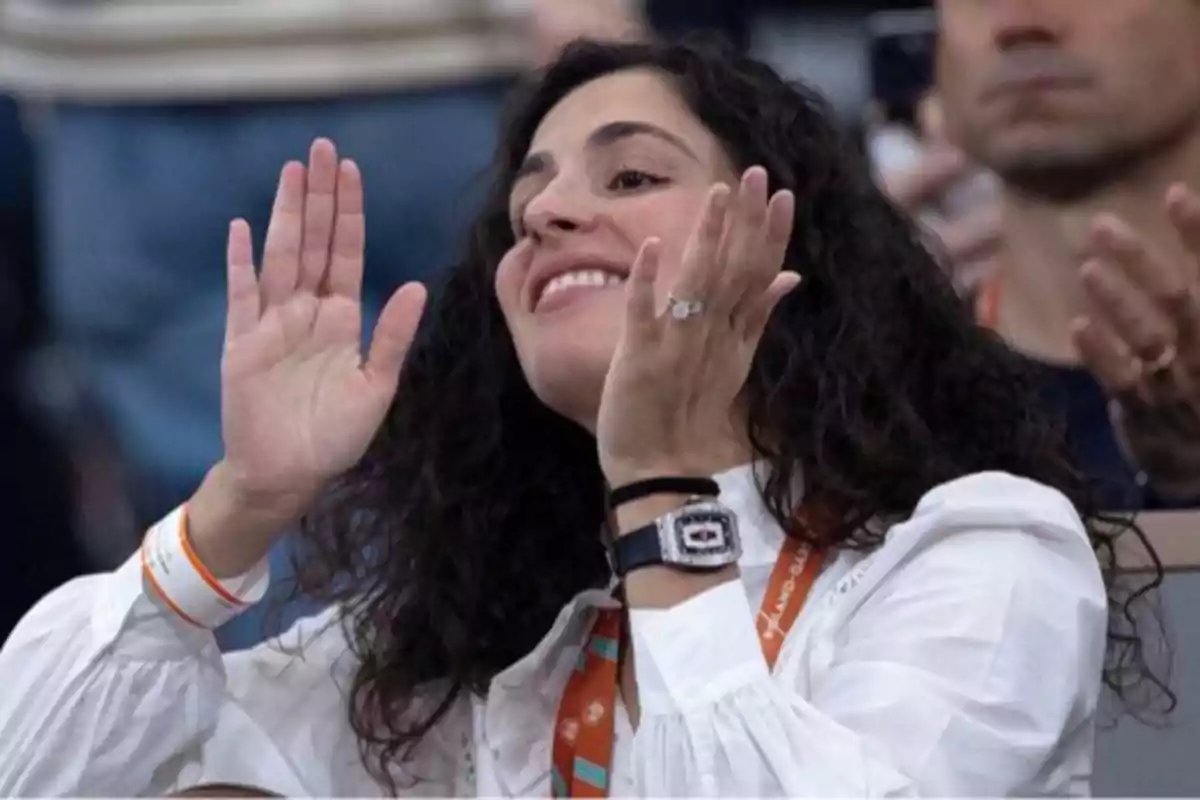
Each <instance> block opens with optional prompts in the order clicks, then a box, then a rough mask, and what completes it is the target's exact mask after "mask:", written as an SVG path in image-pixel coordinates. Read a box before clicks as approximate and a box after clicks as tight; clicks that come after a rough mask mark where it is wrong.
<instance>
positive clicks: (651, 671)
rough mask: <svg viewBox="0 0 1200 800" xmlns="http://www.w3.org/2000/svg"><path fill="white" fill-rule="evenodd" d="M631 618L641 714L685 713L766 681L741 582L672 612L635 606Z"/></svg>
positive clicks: (717, 588) (705, 594)
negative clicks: (747, 686) (757, 682)
mask: <svg viewBox="0 0 1200 800" xmlns="http://www.w3.org/2000/svg"><path fill="white" fill-rule="evenodd" d="M629 618H630V631H631V634H632V640H633V663H634V672H635V675H636V678H637V687H638V701H639V704H640V705H641V708H642V711H643V712H644V713H645V714H650V715H654V714H657V715H668V714H684V713H687V712H689V711H692V710H695V709H697V708H700V707H704V706H709V705H712V704H714V703H716V702H718V701H719V700H721V699H722V698H724V697H726V696H727V695H729V694H731V693H732V692H735V691H737V690H738V689H741V688H742V687H744V686H746V685H748V684H751V683H753V682H755V681H759V680H767V679H768V678H769V677H770V675H769V671H768V670H767V663H766V660H765V659H764V658H763V654H762V647H761V646H760V645H759V642H758V632H757V629H756V628H755V625H754V612H753V611H752V609H751V608H750V601H749V599H748V598H747V597H746V590H745V587H743V586H742V583H741V581H727V582H725V583H722V584H720V585H719V586H715V587H713V588H712V589H709V590H707V591H705V592H703V593H702V594H699V595H696V596H695V597H693V598H691V599H690V600H687V601H685V602H683V603H680V604H679V605H677V606H674V607H672V608H668V609H647V608H634V609H631V610H630V612H629Z"/></svg>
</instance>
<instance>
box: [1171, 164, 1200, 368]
mask: <svg viewBox="0 0 1200 800" xmlns="http://www.w3.org/2000/svg"><path fill="white" fill-rule="evenodd" d="M1166 205H1167V216H1168V217H1169V218H1170V220H1171V223H1172V224H1173V225H1174V226H1175V230H1176V231H1178V232H1179V238H1180V239H1181V240H1182V241H1183V245H1184V247H1185V248H1186V249H1187V251H1188V253H1189V255H1190V256H1191V258H1190V260H1189V263H1188V264H1186V265H1185V275H1184V281H1185V283H1187V285H1188V286H1189V287H1192V289H1191V291H1189V292H1188V298H1187V300H1186V301H1185V302H1184V303H1182V304H1181V305H1182V306H1183V308H1182V309H1181V310H1180V313H1179V315H1178V316H1177V317H1176V319H1175V324H1176V325H1177V326H1178V327H1179V337H1180V339H1181V340H1183V341H1184V342H1187V343H1188V344H1189V347H1187V348H1185V349H1186V350H1188V351H1194V352H1195V353H1196V354H1197V356H1198V360H1200V302H1197V299H1196V294H1195V286H1196V284H1197V281H1198V280H1200V194H1197V193H1196V192H1194V191H1192V190H1191V189H1190V188H1189V187H1188V186H1186V185H1185V184H1182V183H1177V184H1175V185H1173V186H1172V187H1171V188H1170V189H1168V190H1167V198H1166ZM1197 366H1198V367H1200V364H1197Z"/></svg>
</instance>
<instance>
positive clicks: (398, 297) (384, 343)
mask: <svg viewBox="0 0 1200 800" xmlns="http://www.w3.org/2000/svg"><path fill="white" fill-rule="evenodd" d="M426 296H427V293H426V291H425V287H424V286H422V285H421V284H419V283H406V284H405V285H404V286H401V287H400V289H399V290H397V291H396V293H395V294H394V295H392V297H391V299H390V300H388V302H387V305H385V306H384V307H383V313H382V314H380V315H379V322H378V323H376V325H375V333H374V335H373V336H372V337H371V350H370V355H369V356H368V357H367V363H366V364H364V365H363V371H364V372H366V373H367V377H368V379H370V380H371V381H380V382H383V383H385V384H387V385H394V384H395V382H396V380H397V379H398V378H399V377H400V368H401V367H402V366H404V357H405V356H406V355H408V348H409V346H410V345H412V340H413V337H414V336H415V335H416V333H417V324H418V323H419V322H420V321H421V314H422V312H423V311H424V310H425V300H426Z"/></svg>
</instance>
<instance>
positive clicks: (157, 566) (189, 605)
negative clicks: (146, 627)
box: [142, 506, 270, 630]
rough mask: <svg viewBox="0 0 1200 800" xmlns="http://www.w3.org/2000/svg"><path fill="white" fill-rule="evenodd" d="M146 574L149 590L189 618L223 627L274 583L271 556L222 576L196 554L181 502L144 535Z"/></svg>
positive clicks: (206, 625)
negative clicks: (232, 575) (240, 572)
mask: <svg viewBox="0 0 1200 800" xmlns="http://www.w3.org/2000/svg"><path fill="white" fill-rule="evenodd" d="M142 577H143V580H144V582H145V584H146V590H147V593H148V594H151V595H153V596H155V597H157V598H158V600H160V601H161V602H162V604H163V605H165V606H166V607H167V608H169V609H170V610H171V611H173V612H174V613H175V614H177V615H178V616H179V617H180V618H181V619H183V620H184V621H185V622H188V623H190V624H192V625H195V626H196V627H199V628H208V629H210V630H211V629H213V628H219V627H220V626H221V625H223V624H224V623H226V622H228V621H229V620H231V619H233V618H234V617H236V616H237V615H238V614H240V613H241V612H243V611H245V610H246V609H247V608H249V607H250V606H251V605H253V604H254V603H257V602H258V601H259V600H261V599H262V598H263V595H265V594H266V592H267V585H268V584H269V583H270V562H269V561H268V560H267V559H263V561H262V562H261V563H260V564H258V565H257V566H255V567H254V569H252V570H251V571H250V572H248V573H246V574H245V575H240V576H238V577H236V578H232V579H230V580H225V581H222V580H218V579H217V578H216V577H214V576H213V574H212V573H211V572H209V571H208V568H206V567H205V566H204V564H203V563H202V562H201V561H200V559H199V558H198V557H197V556H196V553H195V551H194V550H193V549H192V544H191V541H190V540H189V538H188V532H187V512H186V510H185V508H184V507H183V506H180V507H179V508H177V509H175V510H174V511H172V512H171V513H170V514H168V515H167V516H166V517H164V518H163V519H162V520H160V521H159V522H158V523H156V524H155V525H154V527H152V528H151V529H150V531H149V532H148V533H147V534H146V538H145V539H144V540H143V541H142Z"/></svg>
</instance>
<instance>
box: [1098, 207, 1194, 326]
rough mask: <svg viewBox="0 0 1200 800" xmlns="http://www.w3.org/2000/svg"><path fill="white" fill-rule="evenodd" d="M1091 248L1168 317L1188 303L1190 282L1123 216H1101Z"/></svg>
mask: <svg viewBox="0 0 1200 800" xmlns="http://www.w3.org/2000/svg"><path fill="white" fill-rule="evenodd" d="M1092 246H1093V248H1094V249H1095V251H1096V253H1097V255H1099V256H1101V257H1102V258H1104V259H1105V261H1109V262H1112V263H1113V264H1116V265H1117V266H1119V267H1120V268H1121V270H1123V271H1124V273H1125V276H1126V277H1127V278H1128V279H1129V282H1130V283H1132V284H1134V285H1135V286H1137V287H1138V288H1139V289H1141V290H1142V292H1143V293H1144V294H1145V295H1147V296H1148V297H1149V298H1150V300H1151V301H1152V302H1153V303H1154V304H1155V305H1157V306H1158V307H1159V308H1160V309H1162V311H1163V312H1164V313H1165V314H1166V315H1167V316H1168V318H1174V317H1175V316H1176V315H1178V314H1180V313H1181V312H1182V311H1183V310H1184V306H1185V305H1186V304H1187V301H1188V286H1189V283H1188V280H1187V276H1185V275H1184V273H1183V271H1182V270H1181V269H1179V267H1178V265H1176V264H1172V263H1171V262H1170V261H1169V260H1168V259H1165V258H1163V256H1162V254H1161V253H1159V252H1157V251H1156V250H1153V249H1152V247H1151V246H1150V244H1149V243H1148V242H1146V241H1145V240H1144V239H1143V238H1142V236H1141V235H1139V234H1138V232H1137V231H1135V230H1134V229H1133V228H1132V227H1130V226H1129V224H1128V223H1126V222H1125V221H1124V220H1122V219H1121V218H1120V217H1117V216H1114V215H1112V214H1101V215H1099V216H1098V217H1097V218H1096V221H1095V223H1094V224H1093V227H1092Z"/></svg>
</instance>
